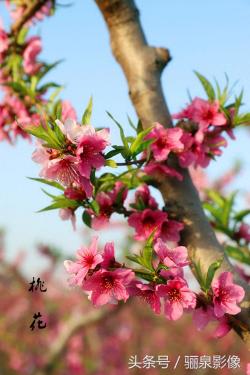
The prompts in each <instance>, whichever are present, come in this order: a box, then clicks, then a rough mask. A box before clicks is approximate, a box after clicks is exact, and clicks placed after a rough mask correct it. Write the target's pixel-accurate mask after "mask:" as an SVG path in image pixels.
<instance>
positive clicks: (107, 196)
mask: <svg viewBox="0 0 250 375" xmlns="http://www.w3.org/2000/svg"><path fill="white" fill-rule="evenodd" d="M127 193H128V189H127V188H126V187H125V185H124V184H123V183H122V182H121V181H117V182H116V183H115V185H114V187H113V189H111V190H110V191H106V192H104V191H101V192H99V193H98V194H97V195H96V201H97V203H98V204H99V213H98V214H96V213H94V212H93V211H92V210H89V213H90V214H91V215H92V216H93V217H92V222H91V227H92V228H93V229H95V230H99V229H101V228H104V227H105V226H107V225H108V223H109V219H110V216H111V215H112V213H113V212H114V211H115V208H116V206H118V205H121V204H123V202H124V200H125V199H126V197H127ZM118 198H119V201H120V202H117V199H118Z"/></svg>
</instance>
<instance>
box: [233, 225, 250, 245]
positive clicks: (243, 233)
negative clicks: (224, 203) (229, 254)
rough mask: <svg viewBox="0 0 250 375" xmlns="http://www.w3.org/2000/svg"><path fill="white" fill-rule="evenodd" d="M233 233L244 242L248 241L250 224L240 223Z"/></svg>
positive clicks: (249, 239)
mask: <svg viewBox="0 0 250 375" xmlns="http://www.w3.org/2000/svg"><path fill="white" fill-rule="evenodd" d="M235 235H236V237H237V238H239V239H243V240H245V241H246V242H250V225H249V224H247V223H241V225H240V227H239V229H238V231H237V232H236V234H235Z"/></svg>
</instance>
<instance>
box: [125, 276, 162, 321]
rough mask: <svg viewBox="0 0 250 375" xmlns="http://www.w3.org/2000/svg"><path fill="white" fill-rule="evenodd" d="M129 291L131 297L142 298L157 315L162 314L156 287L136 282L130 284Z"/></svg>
mask: <svg viewBox="0 0 250 375" xmlns="http://www.w3.org/2000/svg"><path fill="white" fill-rule="evenodd" d="M128 290H129V294H130V296H137V297H140V298H141V299H142V300H143V301H145V302H147V303H148V304H149V305H150V307H151V309H152V310H153V311H154V312H155V314H160V313H161V301H160V297H159V296H158V294H157V293H156V291H155V285H153V284H143V283H141V282H139V281H134V282H132V283H131V284H130V286H129V288H128Z"/></svg>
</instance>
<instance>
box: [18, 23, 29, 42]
mask: <svg viewBox="0 0 250 375" xmlns="http://www.w3.org/2000/svg"><path fill="white" fill-rule="evenodd" d="M28 31H29V29H28V27H22V28H21V30H20V31H19V33H18V36H17V43H18V44H24V42H25V38H26V36H27V34H28Z"/></svg>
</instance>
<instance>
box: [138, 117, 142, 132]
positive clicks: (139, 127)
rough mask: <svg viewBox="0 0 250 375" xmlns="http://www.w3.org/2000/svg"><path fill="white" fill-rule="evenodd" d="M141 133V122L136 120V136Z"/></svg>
mask: <svg viewBox="0 0 250 375" xmlns="http://www.w3.org/2000/svg"><path fill="white" fill-rule="evenodd" d="M142 131H143V127H142V122H141V120H138V124H137V134H139V133H140V132H142Z"/></svg>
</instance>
